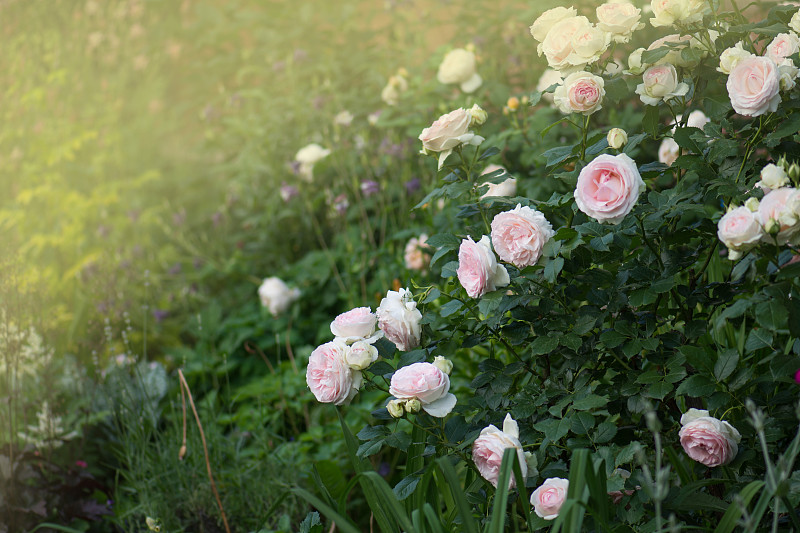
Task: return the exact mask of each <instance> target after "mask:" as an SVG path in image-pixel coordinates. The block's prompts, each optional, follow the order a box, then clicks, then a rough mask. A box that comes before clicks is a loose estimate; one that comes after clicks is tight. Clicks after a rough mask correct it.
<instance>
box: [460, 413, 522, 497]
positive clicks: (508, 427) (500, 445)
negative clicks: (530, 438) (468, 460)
mask: <svg viewBox="0 0 800 533" xmlns="http://www.w3.org/2000/svg"><path fill="white" fill-rule="evenodd" d="M507 448H513V449H514V450H516V452H517V457H518V458H519V466H520V470H521V471H522V477H523V479H522V481H523V483H522V484H523V485H524V479H525V478H526V477H527V476H528V464H527V462H526V461H525V454H524V453H523V451H522V444H521V443H520V441H519V426H518V425H517V422H516V421H515V420H514V419H513V418H511V415H510V414H507V415H506V418H505V420H504V421H503V429H502V431H501V430H499V429H497V427H495V426H494V425H491V424H490V425H489V426H488V427H485V428H483V429H482V430H481V434H480V436H479V437H478V438H477V439H475V442H473V443H472V460H473V461H474V462H475V466H476V467H477V469H478V472H480V474H481V476H483V478H484V479H485V480H486V481H488V482H489V483H491V484H492V485H494V486H495V488H496V487H497V479H498V478H499V477H500V465H501V464H502V462H503V453H505V451H506V449H507ZM515 486H516V483H515V480H514V476H511V479H510V480H509V483H508V488H509V490H510V489H512V488H514V487H515Z"/></svg>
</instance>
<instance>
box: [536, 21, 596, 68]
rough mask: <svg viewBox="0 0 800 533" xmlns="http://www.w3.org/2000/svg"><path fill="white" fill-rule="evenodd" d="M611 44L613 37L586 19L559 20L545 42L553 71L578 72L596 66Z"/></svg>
mask: <svg viewBox="0 0 800 533" xmlns="http://www.w3.org/2000/svg"><path fill="white" fill-rule="evenodd" d="M610 43H611V34H610V33H607V32H604V31H602V30H599V29H597V28H596V27H595V26H594V25H593V24H591V23H590V22H589V19H587V18H586V17H570V18H565V19H562V20H560V21H558V22H557V23H556V24H555V25H554V26H553V27H552V28H551V30H550V31H549V32H548V33H547V37H545V39H544V41H543V42H542V52H543V53H544V55H545V57H546V58H547V63H548V65H550V68H553V69H555V70H558V71H560V72H561V73H569V72H574V71H576V70H581V69H583V68H584V67H585V66H586V65H588V64H590V63H594V62H595V61H597V60H598V59H600V56H601V55H602V54H603V52H605V51H606V49H608V45H609V44H610Z"/></svg>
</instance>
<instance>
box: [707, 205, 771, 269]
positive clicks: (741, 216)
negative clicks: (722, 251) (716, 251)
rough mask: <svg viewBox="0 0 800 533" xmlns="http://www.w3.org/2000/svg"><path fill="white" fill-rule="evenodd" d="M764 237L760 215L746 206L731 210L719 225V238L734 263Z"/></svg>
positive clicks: (720, 220)
mask: <svg viewBox="0 0 800 533" xmlns="http://www.w3.org/2000/svg"><path fill="white" fill-rule="evenodd" d="M763 235H764V232H763V230H762V229H761V223H760V219H759V216H758V214H757V213H753V212H752V211H750V209H748V208H747V207H744V206H742V207H737V208H736V209H732V210H730V211H729V212H728V213H726V214H725V215H724V216H723V217H722V218H721V219H719V223H718V224H717V237H719V240H720V241H721V242H722V244H724V245H725V246H727V247H728V258H729V259H731V260H734V261H735V260H736V259H739V258H740V257H741V255H742V253H743V252H746V251H748V250H750V249H752V248H753V247H755V246H756V244H758V242H759V241H760V240H761V238H762V236H763Z"/></svg>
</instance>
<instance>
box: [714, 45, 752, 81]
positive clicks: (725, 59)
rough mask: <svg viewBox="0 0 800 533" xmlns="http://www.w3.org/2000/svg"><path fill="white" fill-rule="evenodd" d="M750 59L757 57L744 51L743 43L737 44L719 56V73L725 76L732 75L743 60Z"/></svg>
mask: <svg viewBox="0 0 800 533" xmlns="http://www.w3.org/2000/svg"><path fill="white" fill-rule="evenodd" d="M748 57H755V56H753V54H751V53H750V52H748V51H747V50H745V49H744V44H743V43H736V45H735V46H733V47H731V48H727V49H726V50H725V51H723V52H722V54H720V56H719V67H717V71H719V72H722V73H723V74H730V73H731V71H732V70H733V69H734V68H736V65H738V64H739V62H740V61H742V60H743V59H747V58H748Z"/></svg>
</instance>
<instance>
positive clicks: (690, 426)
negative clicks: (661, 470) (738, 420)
mask: <svg viewBox="0 0 800 533" xmlns="http://www.w3.org/2000/svg"><path fill="white" fill-rule="evenodd" d="M681 426H683V427H681V430H680V431H679V432H678V437H679V438H680V441H681V446H683V449H684V451H685V452H686V454H687V455H688V456H689V457H691V458H692V459H694V460H695V461H697V462H698V463H701V464H704V465H706V466H708V467H712V468H713V467H715V466H720V465H726V464H728V463H730V462H731V461H733V459H734V458H735V457H736V454H737V453H739V441H740V440H741V438H742V436H741V435H740V434H739V432H738V431H737V430H736V428H734V427H733V426H732V425H730V424H729V423H727V422H724V421H722V420H719V419H716V418H714V417H711V416H708V411H703V410H700V409H689V410H688V411H687V412H686V413H684V415H683V416H681Z"/></svg>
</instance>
